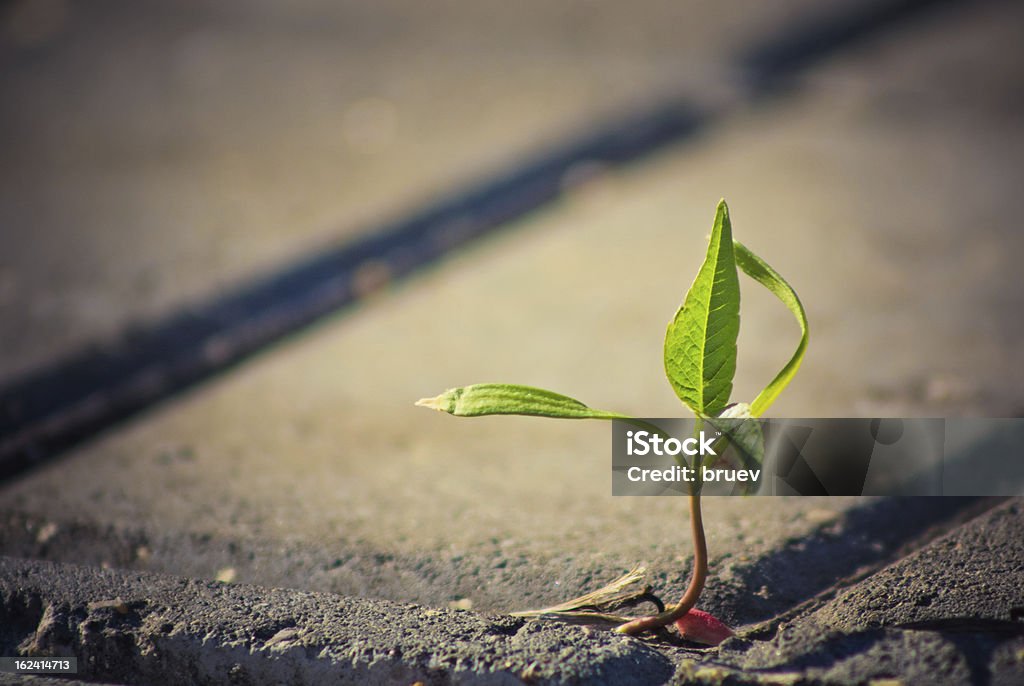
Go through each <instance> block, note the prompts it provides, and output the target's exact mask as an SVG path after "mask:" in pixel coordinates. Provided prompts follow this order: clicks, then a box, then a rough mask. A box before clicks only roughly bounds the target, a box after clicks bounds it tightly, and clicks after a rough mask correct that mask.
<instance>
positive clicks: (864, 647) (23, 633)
mask: <svg viewBox="0 0 1024 686" xmlns="http://www.w3.org/2000/svg"><path fill="white" fill-rule="evenodd" d="M1022 526H1024V502H1022V501H1021V500H1019V499H1018V500H1014V501H1011V502H1009V503H1007V504H1005V505H1003V506H1001V507H999V508H997V509H995V510H993V511H992V512H990V513H988V514H985V515H983V516H981V517H979V518H977V519H975V520H973V521H971V522H969V523H968V524H966V525H965V526H962V527H960V528H959V529H957V530H956V531H954V532H953V533H951V534H950V535H948V536H946V537H944V538H941V539H939V540H937V541H935V542H934V543H932V544H931V545H929V546H927V547H926V548H924V549H923V550H921V551H920V552H918V553H915V554H913V555H910V556H909V557H907V558H906V559H903V560H901V561H899V562H897V563H896V564H894V565H892V566H890V567H888V568H886V569H884V570H882V571H881V572H879V573H877V574H874V575H871V576H868V577H867V578H866V579H864V580H863V581H860V582H858V583H856V584H853V585H851V586H849V587H848V588H845V589H844V588H840V589H835V590H832V591H830V592H829V593H826V594H822V595H821V596H819V597H818V598H816V599H815V600H813V601H812V602H810V603H807V604H805V606H804V607H803V609H802V610H798V611H796V612H793V613H790V614H789V615H788V616H786V617H784V618H781V619H776V620H773V621H770V622H766V623H764V624H762V625H760V626H758V627H754V628H752V629H750V630H747V631H745V632H740V634H739V635H738V636H737V637H734V638H732V639H729V640H727V641H726V642H725V643H723V644H722V646H721V647H720V648H719V649H704V650H694V649H693V647H692V646H691V647H687V646H685V644H681V643H680V641H678V640H677V639H671V638H663V639H658V640H640V639H635V638H626V637H620V636H615V635H614V634H611V633H609V632H607V631H602V630H594V629H586V628H583V627H576V626H566V625H561V624H556V623H548V622H544V621H527V620H523V619H515V618H509V617H489V616H482V615H478V614H476V613H471V612H455V611H447V610H434V609H428V608H423V607H419V606H408V605H399V604H396V603H391V602H387V601H371V600H364V599H355V598H342V597H339V596H335V595H327V594H319V593H307V592H299V591H290V590H282V589H277V590H275V589H265V588H259V587H254V586H246V585H228V584H222V583H216V582H200V581H196V580H189V579H176V578H173V577H166V576H157V575H152V574H130V573H123V572H113V571H103V572H100V571H97V570H95V569H92V568H82V567H78V566H75V565H59V566H58V565H53V564H51V563H45V562H38V561H18V560H13V559H10V558H3V559H0V598H2V605H0V617H2V618H3V619H4V623H3V625H2V626H4V627H5V628H4V630H3V633H2V635H0V649H2V651H3V652H4V653H6V654H15V653H18V654H29V655H51V654H52V655H71V654H73V655H76V656H77V657H78V659H79V665H80V675H81V676H86V677H89V678H96V679H106V680H113V681H118V682H124V683H155V682H160V683H176V684H206V683H222V682H227V681H230V682H231V683H245V684H262V683H280V682H283V681H287V682H289V683H295V684H305V683H324V682H325V681H327V680H330V681H332V682H334V683H387V684H390V683H411V682H413V681H416V680H422V681H423V682H424V683H482V684H487V683H522V682H527V683H567V682H579V681H586V682H595V683H616V684H618V683H642V684H658V683H667V682H669V681H670V680H671V681H674V682H677V683H716V684H722V683H726V684H728V683H736V684H740V683H747V684H755V683H787V684H803V683H807V684H821V683H865V682H867V681H869V680H872V679H898V680H900V681H901V682H903V683H923V682H927V683H934V684H946V683H949V684H958V683H966V682H972V683H996V684H1001V683H1005V684H1010V683H1016V682H1017V681H1018V680H1019V679H1020V678H1021V677H1022V676H1024V621H1022V616H1024V589H1022V587H1021V585H1020V583H1019V570H1020V569H1021V568H1022V565H1024V541H1022V539H1021V537H1020V536H1019V532H1020V530H1021V527H1022ZM965 581H966V583H965Z"/></svg>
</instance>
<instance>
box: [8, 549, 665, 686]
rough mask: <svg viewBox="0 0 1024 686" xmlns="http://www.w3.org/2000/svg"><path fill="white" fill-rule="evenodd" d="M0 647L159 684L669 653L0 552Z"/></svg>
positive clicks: (478, 668)
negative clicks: (74, 659)
mask: <svg viewBox="0 0 1024 686" xmlns="http://www.w3.org/2000/svg"><path fill="white" fill-rule="evenodd" d="M0 585H2V595H3V608H2V611H3V613H4V619H5V622H4V627H5V630H4V636H3V639H2V646H3V651H4V652H5V653H15V652H16V651H20V652H23V653H26V654H35V655H48V654H56V655H62V654H74V655H77V656H78V662H79V674H80V676H88V677H89V678H98V679H105V680H111V681H117V682H121V681H123V682H126V683H165V684H220V683H238V684H278V683H293V684H323V683H346V684H395V683H407V684H411V683H413V682H415V681H422V682H424V683H463V682H468V683H484V684H486V683H492V684H505V683H507V684H518V683H522V682H523V681H529V682H537V683H546V682H557V683H561V682H565V681H567V680H591V681H592V680H598V681H603V682H606V683H623V684H651V683H661V682H664V681H667V680H668V679H669V677H671V675H672V673H673V667H672V664H671V662H670V661H669V660H668V658H666V657H665V656H664V655H662V654H661V653H660V652H659V651H658V650H656V649H655V648H653V647H651V646H649V645H646V644H645V643H643V642H642V641H639V640H637V639H632V638H626V637H620V636H615V635H613V634H611V633H609V632H598V633H595V632H592V631H589V630H586V629H584V628H582V627H565V626H558V625H548V624H544V623H537V622H527V621H526V620H522V619H512V618H503V617H483V616H479V615H476V614H473V613H467V612H455V611H449V610H428V609H424V608H420V607H416V606H403V605H398V604H395V603H388V602H383V601H368V600H361V599H355V598H342V597H339V596H335V595H327V594H317V593H300V592H295V591H287V590H272V589H262V588H257V587H252V586H233V585H227V584H221V583H216V582H199V581H194V580H188V579H178V578H173V577H160V576H155V575H125V574H121V573H114V572H101V573H97V572H96V571H95V570H93V569H90V568H82V567H76V566H74V565H65V566H61V567H55V566H53V565H50V564H48V563H41V562H18V561H14V560H10V559H4V560H2V561H0Z"/></svg>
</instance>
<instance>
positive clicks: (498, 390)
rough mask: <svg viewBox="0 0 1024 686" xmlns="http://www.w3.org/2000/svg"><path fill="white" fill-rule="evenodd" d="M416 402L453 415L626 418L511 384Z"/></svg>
mask: <svg viewBox="0 0 1024 686" xmlns="http://www.w3.org/2000/svg"><path fill="white" fill-rule="evenodd" d="M416 404H417V405H419V406H421V407H429V408H431V409H434V410H438V411H440V412H447V413H448V414H453V415H455V416H457V417H481V416H483V415H489V414H521V415H528V416H531V417H556V418H560V419H628V417H626V415H621V414H618V413H616V412H604V411H602V410H595V409H592V408H590V407H587V406H586V405H584V404H583V403H581V402H580V401H579V400H575V399H573V398H570V397H569V396H566V395H561V394H559V393H554V392H552V391H546V390H544V389H542V388H533V387H531V386H517V385H515V384H499V383H483V384H475V385H473V386H462V387H460V388H452V389H449V390H447V391H445V392H444V393H442V394H441V395H439V396H437V397H436V398H424V399H423V400H420V401H419V402H417V403H416Z"/></svg>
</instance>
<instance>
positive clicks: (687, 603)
mask: <svg viewBox="0 0 1024 686" xmlns="http://www.w3.org/2000/svg"><path fill="white" fill-rule="evenodd" d="M690 527H691V529H692V531H693V572H692V573H691V575H690V585H689V586H687V587H686V592H685V593H683V597H682V598H680V599H679V602H678V603H677V604H676V605H674V606H672V607H671V608H669V609H668V610H666V611H665V612H662V613H661V614H658V615H652V616H650V617H640V618H638V619H634V620H633V621H631V622H626V623H625V624H622V625H620V626H618V627H616V628H615V631H616V633H620V634H626V635H629V636H633V635H635V634H639V633H641V632H643V631H651V630H653V629H658V628H661V627H663V626H667V625H669V624H671V623H672V622H674V621H676V620H677V619H679V618H680V617H682V616H683V615H685V614H686V613H687V612H689V611H690V610H691V609H693V606H694V605H696V604H697V600H698V599H699V598H700V593H701V591H703V590H704V582H705V581H706V580H707V578H708V543H707V539H706V538H705V537H704V520H703V519H702V518H701V511H700V493H691V494H690Z"/></svg>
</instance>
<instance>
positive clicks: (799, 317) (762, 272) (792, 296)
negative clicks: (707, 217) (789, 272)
mask: <svg viewBox="0 0 1024 686" xmlns="http://www.w3.org/2000/svg"><path fill="white" fill-rule="evenodd" d="M734 246H735V248H736V264H738V265H739V267H740V269H742V270H743V272H744V273H745V274H746V275H747V276H749V277H750V278H752V279H754V280H755V281H757V282H758V283H760V284H761V285H763V286H764V287H765V288H767V289H768V290H770V291H771V292H772V293H774V294H775V297H777V298H778V299H779V300H781V301H782V303H783V304H784V305H785V306H786V307H788V308H789V311H790V312H792V313H793V316H794V317H796V321H797V323H798V324H799V325H800V343H799V344H798V345H797V346H796V352H794V353H793V357H791V358H790V359H789V362H787V363H786V366H785V367H783V368H782V370H781V371H780V372H779V373H778V374H777V375H776V376H775V378H774V379H772V381H771V383H769V384H768V385H767V386H765V387H764V390H763V391H761V392H760V393H759V394H758V396H757V397H756V398H755V399H754V402H752V403H751V404H750V412H751V414H752V415H753V416H755V417H760V416H761V414H763V413H764V411H765V410H767V409H768V406H769V405H771V404H772V403H773V402H775V398H777V397H778V396H779V393H782V389H784V388H785V387H786V386H787V385H789V382H790V381H791V380H792V379H793V376H794V375H795V374H796V371H797V370H798V369H799V368H800V363H801V362H803V359H804V352H806V350H807V313H806V312H804V306H803V304H802V303H801V302H800V298H799V297H797V294H796V291H794V290H793V287H792V286H790V285H789V284H788V283H786V280H785V279H783V278H782V277H781V276H779V273H778V272H777V271H775V270H774V269H772V268H771V267H770V266H768V264H767V263H766V262H765V261H764V260H762V259H761V258H760V257H758V256H757V255H755V254H754V253H752V252H751V251H750V250H749V249H748V248H746V247H745V246H744V245H742V244H741V243H738V242H737V243H734Z"/></svg>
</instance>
